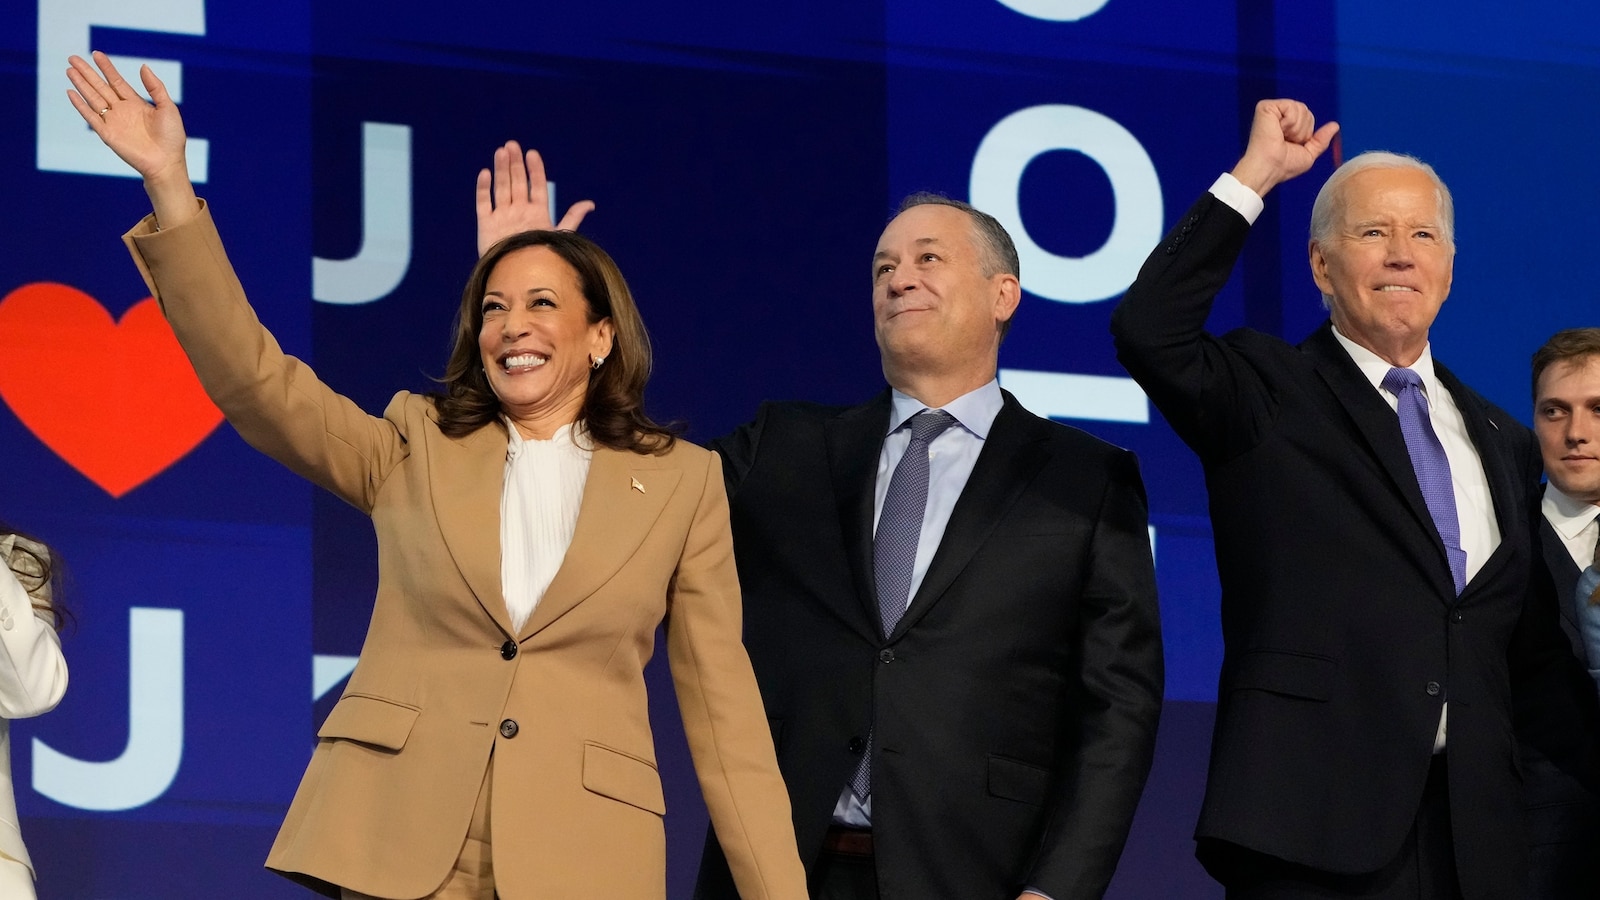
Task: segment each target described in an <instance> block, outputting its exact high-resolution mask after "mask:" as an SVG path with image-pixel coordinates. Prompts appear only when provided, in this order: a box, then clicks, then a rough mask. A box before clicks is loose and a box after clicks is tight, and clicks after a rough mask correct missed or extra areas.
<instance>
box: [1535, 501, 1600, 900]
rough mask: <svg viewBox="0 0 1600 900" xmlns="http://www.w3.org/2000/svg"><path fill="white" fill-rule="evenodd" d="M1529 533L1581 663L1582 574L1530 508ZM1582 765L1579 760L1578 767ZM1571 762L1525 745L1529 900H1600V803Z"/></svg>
mask: <svg viewBox="0 0 1600 900" xmlns="http://www.w3.org/2000/svg"><path fill="white" fill-rule="evenodd" d="M1533 515H1534V528H1535V531H1536V533H1537V534H1538V535H1539V545H1540V548H1541V550H1542V551H1543V554H1544V564H1545V569H1546V571H1547V572H1548V573H1549V575H1550V580H1551V582H1552V590H1553V596H1554V597H1555V601H1556V605H1557V608H1558V609H1559V610H1560V618H1561V630H1562V631H1563V632H1565V633H1566V636H1567V640H1568V642H1569V643H1570V645H1571V647H1572V653H1573V659H1574V660H1577V661H1582V660H1584V658H1585V653H1584V647H1583V639H1582V637H1581V636H1580V633H1579V631H1578V614H1577V610H1576V609H1574V608H1573V600H1572V595H1573V594H1574V593H1575V592H1576V591H1577V589H1578V576H1579V575H1580V574H1581V572H1582V570H1580V569H1579V568H1578V565H1577V563H1575V562H1573V561H1572V554H1570V553H1568V552H1567V547H1566V544H1564V543H1562V541H1561V536H1560V535H1558V534H1556V530H1555V529H1554V528H1552V527H1551V526H1550V522H1549V521H1548V520H1546V519H1545V517H1544V514H1543V513H1542V512H1541V511H1540V509H1539V504H1538V502H1537V501H1536V502H1535V503H1534V511H1533ZM1579 765H1581V761H1580V762H1579ZM1572 767H1573V761H1572V760H1563V759H1560V758H1552V755H1551V753H1550V752H1549V751H1547V750H1546V749H1544V748H1541V747H1538V746H1535V745H1533V744H1532V743H1531V742H1530V741H1527V740H1524V741H1523V745H1522V780H1523V786H1524V794H1523V797H1524V802H1525V803H1526V805H1527V811H1528V838H1529V843H1530V846H1531V850H1532V864H1531V866H1530V867H1529V878H1528V897H1529V898H1530V900H1592V898H1594V897H1596V896H1600V803H1597V801H1596V797H1595V795H1594V794H1593V793H1592V792H1591V791H1590V790H1589V789H1588V788H1586V787H1585V786H1584V785H1583V783H1582V782H1581V781H1580V780H1579V779H1578V778H1575V777H1573V775H1572V773H1571V771H1570V769H1571V768H1572Z"/></svg>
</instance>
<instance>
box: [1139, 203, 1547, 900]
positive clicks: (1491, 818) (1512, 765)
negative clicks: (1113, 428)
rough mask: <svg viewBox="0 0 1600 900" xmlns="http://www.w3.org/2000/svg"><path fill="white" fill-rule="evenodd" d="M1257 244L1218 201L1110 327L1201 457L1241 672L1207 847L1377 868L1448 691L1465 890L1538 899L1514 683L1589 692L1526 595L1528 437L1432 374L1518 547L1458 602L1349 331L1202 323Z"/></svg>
mask: <svg viewBox="0 0 1600 900" xmlns="http://www.w3.org/2000/svg"><path fill="white" fill-rule="evenodd" d="M1248 232H1249V226H1248V225H1247V224H1246V222H1245V220H1244V218H1243V217H1242V216H1241V215H1239V213H1237V212H1236V211H1234V210H1233V209H1232V208H1230V207H1228V206H1227V205H1226V204H1224V203H1222V202H1221V201H1219V200H1217V199H1216V198H1215V197H1213V196H1212V195H1210V194H1207V195H1205V196H1204V197H1202V198H1201V199H1200V201H1199V202H1197V203H1196V204H1195V205H1194V206H1193V207H1192V208H1191V209H1190V210H1189V211H1188V213H1186V214H1185V216H1184V217H1183V219H1182V221H1181V222H1180V224H1179V225H1178V227H1176V228H1175V229H1174V230H1173V231H1172V232H1171V233H1169V234H1168V235H1167V237H1166V239H1165V240H1164V242H1163V243H1162V245H1161V246H1159V247H1157V248H1156V250H1155V251H1154V252H1153V253H1152V254H1151V255H1150V258H1149V259H1148V260H1147V261H1146V262H1145V264H1144V267H1143V269H1142V270H1141V271H1140V273H1139V277H1138V278H1137V280H1135V282H1134V284H1133V286H1132V287H1131V288H1129V290H1128V293H1127V295H1126V296H1125V297H1124V299H1123V300H1122V302H1121V304H1119V306H1118V308H1117V310H1116V312H1115V314H1114V315H1113V318H1112V332H1113V335H1114V337H1115V340H1116V344H1117V352H1118V358H1119V359H1120V360H1121V361H1122V363H1123V365H1124V366H1126V367H1127V369H1128V371H1129V372H1130V373H1131V374H1132V375H1133V377H1134V379H1135V380H1137V381H1138V382H1139V384H1140V385H1141V386H1142V387H1143V388H1144V389H1145V391H1146V392H1147V393H1148V394H1149V396H1150V399H1151V400H1152V401H1153V402H1154V403H1155V404H1156V406H1157V407H1158V408H1159V409H1160V410H1161V411H1162V413H1163V414H1164V415H1165V416H1166V418H1167V421H1168V422H1170V423H1171V425H1172V427H1173V428H1174V430H1176V431H1177V433H1178V434H1179V436H1180V437H1182V438H1183V440H1184V441H1185V442H1186V443H1187V444H1188V445H1189V446H1190V447H1191V448H1192V449H1193V450H1194V451H1195V452H1196V453H1197V454H1198V455H1199V457H1200V460H1201V462H1202V464H1203V465H1204V469H1205V476H1206V483H1207V488H1208V490H1209V493H1210V509H1211V522H1212V527H1213V530H1214V533H1215V540H1216V556H1217V569H1218V573H1219V575H1220V578H1221V582H1222V629H1223V642H1224V657H1223V664H1222V672H1221V677H1220V681H1219V684H1218V692H1217V704H1218V707H1217V723H1216V730H1215V733H1214V735H1213V740H1212V753H1211V763H1210V774H1209V778H1208V781H1207V785H1206V796H1205V801H1204V804H1203V806H1202V810H1201V813H1200V822H1199V826H1198V828H1197V831H1196V835H1197V837H1199V838H1201V839H1203V840H1202V851H1205V850H1206V849H1207V848H1208V847H1209V846H1213V845H1209V844H1207V843H1206V842H1205V840H1204V839H1216V840H1220V841H1225V842H1229V843H1232V844H1235V845H1239V846H1243V847H1246V848H1249V849H1252V850H1256V851H1259V852H1262V853H1266V854H1270V855H1272V856H1275V857H1279V858H1282V859H1285V860H1289V861H1291V862H1295V863H1300V864H1303V865H1306V866H1310V867H1312V868H1315V869H1320V870H1325V871H1330V872H1341V873H1361V872H1370V871H1374V870H1376V869H1378V868H1380V867H1381V866H1383V865H1384V864H1385V863H1387V862H1389V861H1390V860H1391V859H1393V858H1395V856H1396V855H1397V854H1398V853H1399V851H1400V848H1401V843H1402V841H1403V840H1404V839H1405V837H1406V835H1407V833H1408V831H1409V830H1410V828H1411V826H1412V823H1413V820H1414V818H1415V815H1416V812H1417V810H1418V808H1419V805H1420V801H1421V796H1422V790H1423V785H1424V782H1425V780H1426V777H1427V772H1428V768H1429V763H1430V757H1431V754H1432V746H1433V743H1434V734H1435V730H1436V728H1437V726H1438V724H1439V714H1440V707H1441V705H1442V704H1443V703H1444V702H1445V700H1446V698H1448V699H1449V701H1450V712H1449V738H1448V753H1449V784H1450V803H1451V818H1452V826H1453V832H1454V837H1455V842H1456V858H1457V860H1458V864H1459V868H1460V876H1461V882H1462V887H1463V889H1464V891H1465V895H1466V897H1467V898H1468V900H1474V898H1486V897H1497V898H1507V900H1512V898H1520V897H1522V896H1523V895H1522V888H1521V887H1520V886H1519V884H1520V882H1519V879H1520V877H1521V875H1520V873H1521V871H1522V861H1523V858H1524V856H1525V842H1524V841H1522V840H1521V839H1520V829H1518V828H1516V827H1515V825H1514V824H1509V823H1517V822H1519V821H1520V819H1521V815H1522V799H1521V786H1520V784H1519V780H1518V777H1517V771H1516V769H1517V760H1516V751H1515V747H1514V743H1515V742H1514V740H1513V738H1512V710H1511V706H1512V683H1513V681H1519V682H1523V681H1529V680H1532V679H1533V678H1534V677H1535V676H1536V675H1537V676H1539V677H1541V678H1542V679H1544V680H1548V681H1551V682H1552V683H1556V682H1559V685H1560V686H1559V687H1557V688H1555V690H1556V691H1558V692H1559V691H1564V690H1569V689H1570V688H1571V687H1572V683H1571V681H1570V675H1571V672H1570V670H1564V669H1562V668H1561V665H1560V663H1559V659H1560V657H1561V655H1562V654H1564V653H1565V648H1564V647H1563V646H1561V643H1560V636H1559V633H1558V631H1557V626H1556V625H1555V622H1554V616H1555V612H1554V608H1553V606H1552V605H1551V604H1550V603H1549V602H1548V601H1549V596H1548V593H1545V594H1544V595H1543V596H1540V597H1538V600H1539V601H1540V602H1528V603H1525V602H1524V600H1525V598H1526V597H1529V596H1530V591H1529V587H1530V567H1531V566H1532V565H1533V564H1534V559H1535V558H1534V549H1533V545H1532V542H1531V540H1530V537H1529V527H1528V517H1527V510H1528V508H1529V507H1528V504H1529V502H1530V499H1531V498H1532V497H1533V495H1534V491H1535V488H1536V485H1537V478H1538V472H1539V459H1538V453H1537V450H1536V448H1535V446H1534V443H1533V440H1532V436H1531V434H1530V433H1529V432H1528V430H1527V429H1526V428H1524V427H1523V426H1522V425H1521V424H1519V423H1518V422H1517V421H1516V420H1514V419H1513V418H1512V417H1511V416H1509V415H1507V414H1506V413H1505V412H1504V411H1502V410H1500V409H1498V408H1496V407H1495V406H1493V405H1491V404H1490V403H1488V402H1487V401H1486V400H1484V399H1483V398H1482V397H1480V396H1478V395H1477V394H1476V393H1474V392H1473V391H1472V390H1471V389H1470V388H1468V387H1466V386H1465V385H1464V384H1462V383H1461V382H1460V381H1459V380H1458V379H1456V378H1455V376H1453V375H1452V374H1450V371H1449V370H1448V369H1446V368H1445V367H1444V366H1443V365H1439V364H1438V363H1437V362H1436V364H1435V365H1436V371H1437V373H1438V377H1439V380H1440V381H1441V382H1442V383H1443V384H1444V385H1445V387H1446V388H1447V389H1448V390H1449V391H1450V394H1451V396H1452V397H1454V398H1455V402H1456V405H1457V406H1458V407H1459V408H1460V410H1461V414H1462V416H1463V418H1464V419H1465V421H1466V427H1467V431H1468V434H1469V435H1470V437H1471V440H1472V442H1473V444H1474V445H1475V446H1476V448H1477V450H1478V454H1479V456H1480V457H1481V458H1482V460H1483V467H1484V471H1485V474H1486V475H1487V476H1488V483H1489V489H1490V493H1491V495H1492V498H1493V502H1494V510H1495V515H1496V519H1497V522H1498V525H1499V529H1500V534H1501V541H1500V545H1499V547H1498V548H1497V549H1496V550H1495V551H1494V553H1493V554H1492V555H1491V557H1490V558H1489V559H1488V560H1487V561H1486V562H1485V564H1484V566H1483V568H1482V570H1481V571H1479V572H1478V573H1477V575H1476V576H1475V577H1474V578H1473V579H1472V580H1471V582H1470V583H1469V584H1468V585H1467V588H1466V590H1465V592H1464V593H1463V594H1462V595H1461V596H1460V597H1459V598H1457V597H1456V595H1455V588H1454V585H1453V583H1452V581H1451V577H1450V571H1449V567H1448V563H1447V562H1446V559H1445V555H1444V546H1443V544H1442V542H1441V541H1440V539H1439V536H1438V532H1437V530H1436V529H1435V527H1434V525H1433V520H1432V518H1431V517H1430V515H1429V513H1428V510H1427V506H1426V505H1425V503H1424V502H1423V498H1422V492H1421V489H1420V488H1419V487H1418V485H1417V479H1416V476H1415V474H1414V471H1413V469H1412V467H1411V462H1410V457H1409V455H1408V454H1407V451H1406V447H1405V441H1404V438H1403V437H1402V435H1401V433H1400V425H1399V419H1398V417H1397V416H1396V415H1395V413H1394V411H1393V410H1391V409H1390V408H1389V407H1388V405H1387V404H1386V403H1385V402H1384V400H1383V398H1382V397H1380V396H1379V394H1378V392H1377V391H1376V390H1374V389H1373V387H1372V384H1371V383H1370V382H1369V381H1367V380H1366V378H1365V377H1364V376H1363V375H1362V374H1361V371H1360V369H1359V368H1357V366H1356V364H1355V361H1354V360H1352V359H1351V358H1350V355H1349V354H1348V353H1346V352H1345V350H1344V349H1343V348H1342V347H1341V346H1340V345H1339V344H1338V342H1337V340H1336V339H1335V337H1334V334H1333V331H1332V327H1331V326H1330V325H1329V324H1327V323H1324V324H1323V326H1322V327H1321V328H1319V329H1318V330H1317V331H1315V332H1314V333H1313V334H1312V335H1311V336H1310V337H1309V338H1307V339H1306V340H1305V341H1304V342H1303V343H1301V344H1300V345H1299V346H1293V345H1290V344H1288V343H1285V342H1284V341H1282V340H1280V339H1278V338H1276V337H1273V336H1270V335H1266V334H1262V333H1260V332H1255V331H1250V330H1247V329H1241V330H1239V331H1234V332H1231V333H1229V334H1227V335H1225V336H1223V337H1220V338H1219V337H1214V336H1212V335H1210V334H1207V333H1206V332H1205V330H1204V326H1205V321H1206V318H1207V316H1208V315H1209V313H1210V308H1211V302H1212V300H1213V298H1214V297H1215V296H1216V294H1217V292H1218V291H1219V290H1221V288H1222V286H1223V284H1224V283H1225V282H1226V281H1227V280H1228V277H1229V273H1230V272H1231V271H1232V269H1233V264H1234V261H1235V260H1236V259H1237V257H1238V254H1239V252H1240V250H1241V249H1242V247H1243V245H1244V241H1245V238H1246V236H1247V234H1248ZM1207 859H1208V857H1207V856H1206V854H1205V853H1202V860H1207ZM1212 859H1214V858H1212ZM1214 871H1215V870H1214Z"/></svg>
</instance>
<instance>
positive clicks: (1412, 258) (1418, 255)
mask: <svg viewBox="0 0 1600 900" xmlns="http://www.w3.org/2000/svg"><path fill="white" fill-rule="evenodd" d="M1341 199H1342V202H1341V204H1340V207H1341V208H1340V209H1339V216H1338V220H1337V222H1336V225H1335V229H1334V232H1333V234H1332V235H1331V236H1329V237H1328V238H1325V239H1324V240H1323V241H1321V242H1318V243H1313V244H1312V245H1311V271H1312V275H1313V277H1314V278H1315V279H1316V282H1317V287H1319V288H1321V289H1322V292H1323V293H1324V294H1326V295H1328V296H1330V297H1332V298H1333V300H1332V304H1331V312H1332V317H1333V324H1334V325H1335V327H1337V328H1338V329H1339V331H1340V333H1342V334H1343V335H1344V336H1345V337H1347V338H1350V339H1351V340H1353V341H1355V342H1356V343H1357V344H1360V345H1361V346H1363V347H1366V348H1367V349H1369V350H1372V351H1373V352H1374V353H1377V354H1378V355H1379V356H1383V357H1385V358H1386V359H1390V361H1391V362H1393V363H1395V364H1396V365H1410V364H1411V363H1412V362H1413V361H1415V357H1414V356H1412V357H1411V358H1410V359H1393V358H1391V356H1392V355H1393V354H1395V353H1399V354H1401V355H1403V356H1404V355H1410V354H1411V353H1412V352H1415V353H1420V352H1421V351H1422V347H1423V346H1424V345H1425V344H1426V343H1427V340H1428V328H1429V327H1430V326H1432V325H1433V319H1434V317H1435V316H1436V315H1438V314H1439V307H1440V306H1441V305H1443V303H1444V300H1445V297H1447V296H1449V294H1450V279H1451V275H1452V272H1453V270H1454V264H1455V246H1454V245H1453V244H1452V243H1450V242H1449V241H1448V240H1447V239H1446V235H1445V234H1444V233H1443V227H1444V222H1443V219H1442V216H1441V213H1440V210H1439V198H1438V194H1437V192H1436V190H1435V188H1434V183H1433V180H1432V179H1430V178H1429V177H1428V175H1427V173H1425V172H1421V171H1418V170H1416V169H1405V168H1397V169H1382V168H1377V169H1368V170H1366V171H1364V172H1361V173H1359V174H1357V175H1355V176H1352V177H1351V179H1350V180H1349V181H1347V182H1345V184H1344V187H1343V190H1342V192H1341Z"/></svg>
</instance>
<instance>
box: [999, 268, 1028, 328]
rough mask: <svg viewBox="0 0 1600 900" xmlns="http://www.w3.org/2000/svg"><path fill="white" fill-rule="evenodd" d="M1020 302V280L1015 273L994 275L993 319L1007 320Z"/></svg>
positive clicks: (1014, 312)
mask: <svg viewBox="0 0 1600 900" xmlns="http://www.w3.org/2000/svg"><path fill="white" fill-rule="evenodd" d="M1021 302H1022V282H1020V281H1018V280H1017V276H1015V275H996V276H995V298H994V320H995V321H996V322H1008V321H1010V320H1011V317H1012V316H1013V315H1015V314H1016V312H1017V305H1018V304H1020V303H1021Z"/></svg>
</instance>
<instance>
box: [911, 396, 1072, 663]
mask: <svg viewBox="0 0 1600 900" xmlns="http://www.w3.org/2000/svg"><path fill="white" fill-rule="evenodd" d="M1045 438H1046V432H1045V423H1044V422H1043V421H1041V420H1039V419H1036V418H1034V417H1033V415H1032V414H1030V413H1028V412H1027V411H1026V410H1024V409H1023V408H1022V406H1021V404H1019V403H1017V399H1016V398H1015V397H1013V396H1011V394H1009V393H1006V394H1005V405H1004V406H1002V407H1001V408H1000V413H999V414H998V415H996V416H995V419H994V425H993V426H991V427H990V429H989V436H988V438H987V439H985V440H984V443H983V449H982V450H981V451H979V453H978V460H977V462H976V463H975V464H974V465H973V467H972V474H971V475H970V476H969V477H968V478H967V484H966V487H964V488H962V489H961V496H960V498H959V499H957V500H956V506H955V509H953V510H951V512H950V522H949V524H947V525H946V526H945V529H944V536H943V537H942V538H941V539H940V540H939V549H938V550H937V551H935V552H934V555H933V560H932V561H931V562H929V564H928V572H927V574H926V575H924V576H923V578H922V584H921V585H919V586H918V587H917V593H916V596H915V597H914V598H913V599H912V601H911V605H910V607H908V608H907V609H906V614H905V615H904V616H902V617H901V618H900V622H899V624H897V625H896V626H895V629H894V633H893V634H892V635H891V636H890V638H891V639H894V638H898V637H899V636H900V635H902V634H905V632H906V630H907V629H909V628H911V627H913V626H915V625H916V623H917V622H919V621H921V620H922V618H923V617H924V616H926V615H927V614H928V611H929V610H930V609H932V608H933V607H934V605H935V604H937V603H938V602H939V600H940V598H942V597H943V596H944V594H945V592H946V591H947V590H949V588H950V585H951V584H952V583H953V582H954V581H955V580H956V578H957V577H958V576H959V575H960V574H961V571H962V570H963V569H965V568H966V567H967V563H968V562H970V561H971V560H972V556H973V554H974V553H976V552H977V551H978V548H979V547H981V546H983V544H984V542H985V541H986V540H988V538H989V534H990V532H992V531H993V530H994V527H995V524H996V523H998V522H999V521H1000V520H1001V518H1002V517H1004V516H1005V514H1006V511H1007V510H1009V509H1010V508H1011V505H1012V504H1013V503H1015V502H1016V500H1017V498H1018V497H1020V496H1022V493H1023V491H1024V490H1026V489H1027V486H1028V485H1029V484H1030V483H1031V482H1032V481H1033V478H1034V476H1035V475H1037V474H1038V472H1039V469H1040V468H1042V467H1043V466H1044V464H1045V461H1046V460H1047V459H1048V458H1049V453H1048V450H1047V444H1046V441H1045Z"/></svg>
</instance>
